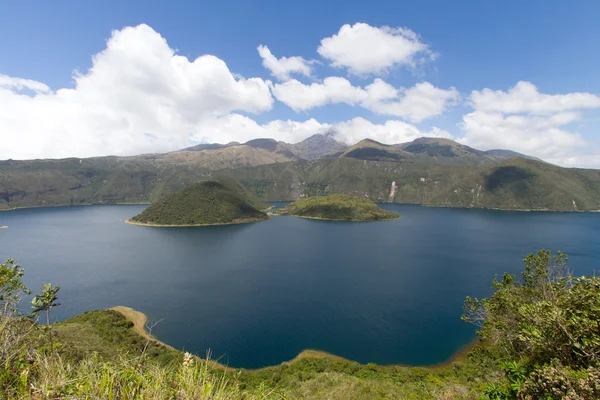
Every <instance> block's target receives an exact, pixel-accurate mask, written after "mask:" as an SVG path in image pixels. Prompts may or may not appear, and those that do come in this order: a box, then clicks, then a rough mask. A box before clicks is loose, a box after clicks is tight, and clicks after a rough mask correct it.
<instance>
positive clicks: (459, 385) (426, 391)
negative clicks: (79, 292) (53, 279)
mask: <svg viewBox="0 0 600 400" xmlns="http://www.w3.org/2000/svg"><path fill="white" fill-rule="evenodd" d="M118 309H119V310H120V311H122V312H124V313H125V315H126V316H125V315H123V314H121V312H117V311H115V310H114V309H113V310H105V311H92V312H87V313H84V314H82V315H80V316H77V317H74V318H71V319H69V320H67V321H64V322H62V323H59V324H56V325H55V326H54V328H53V329H54V330H55V332H56V338H57V339H58V342H59V346H60V350H59V351H58V354H57V356H54V357H44V359H43V360H39V363H40V364H39V366H41V367H43V374H44V377H43V378H42V377H40V378H36V380H35V383H34V385H33V386H35V387H36V388H37V390H39V391H42V392H44V391H45V392H46V393H52V394H53V396H56V397H58V398H60V396H78V395H82V394H83V393H85V394H86V395H87V396H89V397H88V398H109V396H108V393H109V390H112V393H113V398H115V399H116V398H139V399H154V398H173V399H316V400H320V399H323V400H324V399H444V398H452V399H472V398H476V396H477V393H481V392H482V391H483V389H484V387H485V384H486V382H487V381H489V379H490V377H494V376H495V374H498V372H497V369H496V367H495V366H494V365H491V364H490V363H489V360H488V358H487V357H486V356H485V354H484V356H481V354H478V351H477V350H473V351H471V353H470V354H471V355H470V356H469V357H465V358H464V359H457V360H455V361H453V362H450V363H448V364H445V365H443V366H438V367H431V368H429V367H408V366H378V365H375V364H366V365H365V364H359V363H357V362H354V361H351V360H346V359H343V358H341V357H337V356H334V355H330V354H327V353H323V352H319V351H312V350H307V351H304V352H302V353H301V354H300V355H298V357H296V358H294V359H293V360H291V361H289V362H284V363H282V364H280V365H277V366H272V367H267V368H261V369H258V370H244V369H227V368H226V367H224V366H222V365H220V364H217V363H216V362H214V361H211V360H207V359H204V360H203V359H200V358H197V357H192V356H191V355H184V354H183V353H181V352H179V351H177V350H174V349H172V348H169V347H168V346H164V345H162V344H161V343H160V342H156V341H154V340H153V338H152V337H149V336H148V334H147V332H146V331H144V330H143V329H141V327H142V326H143V325H141V324H142V323H144V322H145V319H144V316H143V314H141V313H138V312H136V311H135V310H132V309H129V308H118ZM133 321H135V323H134V322H133ZM67 348H68V349H73V350H70V351H66V350H65V349H67ZM479 352H480V353H481V351H479ZM186 365H187V366H186ZM190 366H191V367H190ZM498 377H499V375H498ZM103 393H104V394H103ZM160 393H163V396H164V397H160ZM182 393H183V394H182ZM207 393H208V394H207ZM15 398H17V397H15ZM30 398H35V396H32V397H30Z"/></svg>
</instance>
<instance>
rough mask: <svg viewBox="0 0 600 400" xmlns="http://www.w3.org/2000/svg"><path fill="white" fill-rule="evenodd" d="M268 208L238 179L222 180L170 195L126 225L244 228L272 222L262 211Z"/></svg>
mask: <svg viewBox="0 0 600 400" xmlns="http://www.w3.org/2000/svg"><path fill="white" fill-rule="evenodd" d="M268 208H269V205H268V204H267V203H264V202H262V201H259V200H256V199H255V198H254V197H253V196H252V195H251V194H249V193H248V192H247V191H246V189H245V188H244V187H243V186H242V185H241V184H239V182H237V181H236V180H235V179H233V178H228V177H224V176H223V177H218V178H216V179H213V180H206V181H202V182H198V183H194V184H191V185H188V186H186V187H184V188H183V189H181V190H178V191H177V192H175V193H171V194H169V195H167V196H165V197H163V198H162V199H160V200H158V201H156V202H155V203H153V204H152V205H150V206H149V207H148V208H146V209H145V210H144V211H142V213H140V214H138V215H136V216H135V217H132V218H131V219H129V220H128V221H127V222H128V223H130V224H134V225H147V226H157V227H171V226H208V225H226V224H241V223H248V222H257V221H263V220H266V219H269V216H268V215H267V214H266V213H264V212H263V211H261V209H263V210H266V209H268Z"/></svg>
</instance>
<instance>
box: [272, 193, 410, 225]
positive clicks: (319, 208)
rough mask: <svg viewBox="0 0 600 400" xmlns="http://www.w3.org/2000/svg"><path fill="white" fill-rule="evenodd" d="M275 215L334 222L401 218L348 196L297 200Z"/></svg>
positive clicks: (275, 212)
mask: <svg viewBox="0 0 600 400" xmlns="http://www.w3.org/2000/svg"><path fill="white" fill-rule="evenodd" d="M273 214H275V215H295V216H298V217H305V218H319V219H327V220H332V221H379V220H386V219H395V218H398V217H399V215H398V214H395V213H393V212H391V211H387V210H384V209H383V208H381V207H379V206H378V205H377V204H375V202H373V201H371V200H369V199H366V198H361V197H356V196H350V195H347V194H332V195H329V196H322V197H309V198H306V199H300V200H296V201H295V202H293V203H292V204H288V205H287V206H285V207H283V208H280V209H277V210H275V211H273Z"/></svg>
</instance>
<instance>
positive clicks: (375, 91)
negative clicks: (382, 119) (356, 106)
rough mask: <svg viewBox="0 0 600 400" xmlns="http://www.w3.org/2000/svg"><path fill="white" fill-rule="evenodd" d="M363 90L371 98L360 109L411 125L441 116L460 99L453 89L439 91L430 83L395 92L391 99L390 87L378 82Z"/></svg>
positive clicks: (422, 83)
mask: <svg viewBox="0 0 600 400" xmlns="http://www.w3.org/2000/svg"><path fill="white" fill-rule="evenodd" d="M366 89H367V92H368V93H369V94H370V95H369V96H368V97H367V100H366V101H365V102H364V103H363V107H365V108H366V109H368V110H371V111H373V112H375V113H377V114H384V115H394V116H397V117H402V118H406V119H408V120H410V121H412V122H421V121H423V120H424V119H426V118H430V117H435V116H438V115H441V114H443V113H444V111H446V109H447V108H448V107H449V106H451V105H454V104H456V102H457V101H458V99H459V97H460V94H459V92H458V90H456V89H455V88H450V89H440V88H437V87H435V86H433V85H432V84H431V83H429V82H421V83H417V84H416V85H415V86H413V87H411V88H408V89H400V90H397V91H396V96H391V94H392V93H393V91H392V89H393V88H392V87H391V86H390V85H388V84H385V83H383V81H381V80H375V82H374V83H373V84H371V85H369V86H367V87H366Z"/></svg>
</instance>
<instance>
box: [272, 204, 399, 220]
mask: <svg viewBox="0 0 600 400" xmlns="http://www.w3.org/2000/svg"><path fill="white" fill-rule="evenodd" d="M398 204H399V203H398ZM269 215H272V216H275V217H296V218H304V219H315V220H318V221H332V222H378V221H393V220H395V219H399V218H401V217H402V216H401V215H398V216H397V217H394V218H388V219H330V218H321V217H308V216H304V215H294V214H285V215H282V214H273V213H269Z"/></svg>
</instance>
